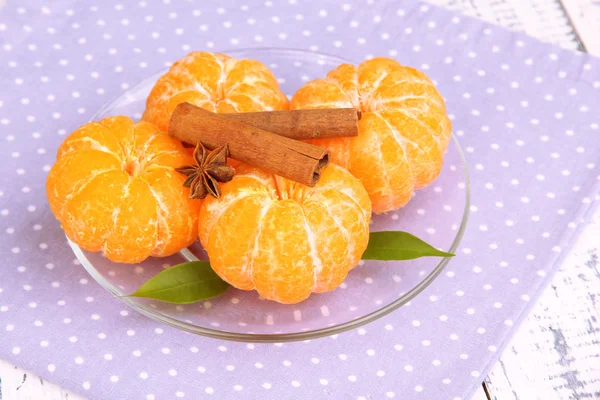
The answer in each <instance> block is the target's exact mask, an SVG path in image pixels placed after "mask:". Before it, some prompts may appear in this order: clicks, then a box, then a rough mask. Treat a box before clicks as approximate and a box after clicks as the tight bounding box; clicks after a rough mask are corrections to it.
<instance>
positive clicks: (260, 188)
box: [198, 164, 371, 304]
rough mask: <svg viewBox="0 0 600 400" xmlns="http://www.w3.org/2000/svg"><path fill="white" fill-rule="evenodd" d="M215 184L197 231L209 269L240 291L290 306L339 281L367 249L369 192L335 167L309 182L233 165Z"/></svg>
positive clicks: (329, 167)
mask: <svg viewBox="0 0 600 400" xmlns="http://www.w3.org/2000/svg"><path fill="white" fill-rule="evenodd" d="M221 189H222V196H221V197H220V198H218V199H216V198H213V197H207V198H206V199H205V200H204V203H203V204H202V206H201V209H200V216H199V223H198V234H199V237H200V242H201V243H202V245H203V246H204V248H205V249H206V251H207V253H208V255H209V258H210V261H211V266H212V268H213V269H214V270H215V272H216V273H217V274H218V275H219V276H220V277H221V278H223V279H224V280H226V281H227V282H229V283H230V284H232V285H233V286H235V287H237V288H239V289H243V290H251V289H256V290H257V291H258V293H259V294H260V295H261V296H263V297H265V298H267V299H270V300H275V301H278V302H281V303H286V304H287V303H297V302H299V301H302V300H304V299H305V298H306V297H308V296H309V295H310V293H312V292H324V291H329V290H333V289H334V288H336V287H337V286H339V284H340V283H341V282H342V281H343V280H344V278H345V277H346V274H347V273H348V271H349V270H350V269H352V268H353V267H354V266H355V265H356V264H357V263H358V261H359V260H360V256H361V255H362V253H363V252H364V250H365V249H366V246H367V242H368V237H369V221H370V218H371V203H370V200H369V196H368V194H367V192H366V190H365V189H364V187H363V186H362V184H361V183H360V182H359V181H358V180H357V179H356V178H354V177H353V176H352V175H351V174H350V173H349V172H348V171H346V170H345V169H343V168H341V167H339V166H337V165H334V164H330V165H329V166H328V167H327V168H325V169H324V170H323V171H322V172H321V178H320V180H319V182H318V183H317V184H316V185H315V186H314V187H308V186H304V185H301V184H299V183H296V182H293V181H290V180H288V179H285V178H282V177H279V176H274V175H271V174H268V173H266V172H265V171H262V170H259V169H257V168H253V167H250V166H248V165H246V164H238V165H237V166H236V175H235V176H234V178H233V179H232V180H231V181H230V182H227V183H225V184H223V185H222V186H221Z"/></svg>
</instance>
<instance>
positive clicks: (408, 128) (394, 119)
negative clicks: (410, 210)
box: [380, 109, 443, 189]
mask: <svg viewBox="0 0 600 400" xmlns="http://www.w3.org/2000/svg"><path fill="white" fill-rule="evenodd" d="M380 115H381V118H382V119H384V120H385V121H387V123H388V124H389V126H390V130H392V131H393V132H394V133H396V135H397V136H396V142H397V143H402V144H403V146H402V149H403V150H404V155H405V156H406V158H405V160H406V161H405V163H407V164H408V165H409V166H410V169H411V171H412V172H411V174H412V178H413V179H412V181H413V182H414V186H415V188H417V189H419V188H422V187H423V186H425V185H427V184H428V183H429V182H432V181H433V180H434V179H435V178H436V177H437V176H438V174H439V173H440V170H441V168H442V158H443V154H442V152H441V150H440V143H439V141H438V139H437V137H436V136H434V135H432V134H431V131H430V130H429V127H428V126H427V125H425V124H423V123H422V122H421V121H419V120H418V119H416V118H414V117H413V116H412V114H410V111H407V110H402V109H401V110H399V111H393V110H385V111H382V112H381V113H380Z"/></svg>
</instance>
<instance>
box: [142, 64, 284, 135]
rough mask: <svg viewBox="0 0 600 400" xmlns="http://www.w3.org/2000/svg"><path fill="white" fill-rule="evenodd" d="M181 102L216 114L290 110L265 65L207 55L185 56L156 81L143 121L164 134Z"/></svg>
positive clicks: (147, 102) (275, 80)
mask: <svg viewBox="0 0 600 400" xmlns="http://www.w3.org/2000/svg"><path fill="white" fill-rule="evenodd" d="M184 102H188V103H191V104H194V105H196V106H198V107H202V108H205V109H207V110H209V111H213V112H218V113H234V112H251V111H272V110H286V109H287V108H288V106H289V104H288V99H287V98H286V97H285V95H284V94H283V93H282V92H281V91H280V90H279V84H278V83H277V79H275V77H274V76H273V74H272V73H271V71H270V70H269V68H267V66H265V65H264V64H262V63H260V62H258V61H255V60H249V59H242V60H238V59H235V58H233V57H230V56H227V55H225V54H217V53H207V52H193V53H190V54H188V55H187V56H185V57H183V58H182V59H180V60H178V61H177V62H176V63H175V64H173V66H172V67H171V68H170V69H169V71H168V72H167V73H166V74H164V75H163V76H161V77H160V78H159V79H158V82H156V84H155V85H154V87H153V88H152V91H151V92H150V95H149V96H148V99H147V101H146V111H145V112H144V116H143V117H142V118H143V119H144V120H145V121H148V122H151V123H153V124H155V125H157V126H158V127H159V128H160V129H162V130H165V131H166V130H167V129H168V127H169V119H170V118H171V114H172V113H173V110H174V109H175V107H176V106H177V105H178V104H179V103H184Z"/></svg>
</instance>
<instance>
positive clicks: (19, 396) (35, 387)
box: [0, 360, 85, 400]
mask: <svg viewBox="0 0 600 400" xmlns="http://www.w3.org/2000/svg"><path fill="white" fill-rule="evenodd" d="M0 382H1V384H2V386H1V387H0V388H1V390H0V400H85V398H84V397H81V396H78V395H76V394H74V393H73V392H71V391H69V390H66V389H62V388H60V387H59V386H57V385H54V384H52V383H49V382H46V381H44V380H42V379H41V378H39V377H38V376H37V375H35V374H32V373H29V372H27V371H24V370H22V369H21V368H17V367H15V366H13V365H11V364H9V363H8V362H6V361H3V360H0Z"/></svg>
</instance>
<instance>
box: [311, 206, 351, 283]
mask: <svg viewBox="0 0 600 400" xmlns="http://www.w3.org/2000/svg"><path fill="white" fill-rule="evenodd" d="M302 209H303V211H304V217H305V219H306V224H307V226H306V232H308V234H309V238H311V239H312V242H313V246H314V250H315V253H316V254H318V258H319V264H318V266H317V268H318V269H317V270H316V271H315V275H316V282H315V284H314V287H313V290H314V291H315V292H316V293H321V292H328V291H330V290H333V289H335V288H336V287H338V286H340V284H341V283H342V282H343V281H344V279H345V278H346V275H348V270H349V266H350V264H349V262H348V261H349V250H350V248H351V246H350V235H349V234H348V232H347V231H346V230H345V229H343V224H342V222H341V221H339V220H336V218H334V217H333V215H332V214H331V212H330V210H329V208H327V206H325V205H324V204H322V203H320V202H318V201H307V202H305V203H304V204H303V205H302ZM317 238H318V239H317ZM320 238H328V240H327V241H322V240H320Z"/></svg>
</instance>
